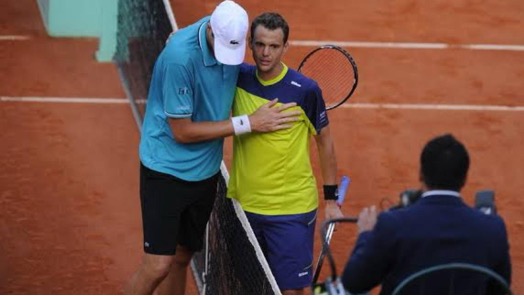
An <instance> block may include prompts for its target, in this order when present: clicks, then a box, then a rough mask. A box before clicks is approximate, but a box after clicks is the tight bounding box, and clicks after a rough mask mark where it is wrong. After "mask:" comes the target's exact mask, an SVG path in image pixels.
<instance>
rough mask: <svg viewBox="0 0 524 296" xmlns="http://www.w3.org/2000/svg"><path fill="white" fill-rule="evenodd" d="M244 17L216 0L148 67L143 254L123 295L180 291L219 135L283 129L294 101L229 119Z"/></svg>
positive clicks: (214, 170)
mask: <svg viewBox="0 0 524 296" xmlns="http://www.w3.org/2000/svg"><path fill="white" fill-rule="evenodd" d="M247 29H248V15H247V13H246V11H245V10H244V9H243V8H242V7H241V6H240V5H238V4H237V3H235V2H233V1H230V0H226V1H223V2H221V3H220V4H219V5H218V6H217V7H216V8H215V10H214V12H213V13H212V15H211V16H210V17H205V18H203V19H201V20H199V21H198V22H196V23H194V24H192V25H190V26H188V27H186V28H184V29H181V30H179V31H177V32H176V33H175V34H173V35H172V36H171V38H170V39H169V41H168V43H167V45H166V47H165V49H164V50H163V51H162V53H161V54H160V56H159V57H158V59H157V61H156V63H155V67H154V70H153V76H152V80H151V85H150V90H149V95H148V100H147V108H146V113H145V117H144V123H143V127H142V135H141V141H140V149H139V150H140V161H141V166H140V201H141V210H142V224H143V234H144V242H143V246H144V252H145V254H144V258H143V261H142V264H141V266H140V268H139V269H138V271H137V272H136V273H135V274H134V275H133V276H132V278H131V280H130V282H129V284H128V285H127V287H126V291H125V292H126V294H151V293H153V292H157V293H159V294H183V293H184V292H185V283H186V271H187V266H188V265H189V262H190V259H191V257H192V255H193V253H194V252H195V251H199V250H200V249H201V248H202V244H203V234H204V230H205V227H206V223H207V222H208V219H209V215H210V213H211V210H212V207H213V204H214V200H215V196H216V189H217V182H218V180H219V173H220V172H219V171H220V163H221V161H222V156H223V155H222V153H223V151H222V149H223V148H222V147H223V138H224V137H226V136H231V135H234V134H237V135H238V134H244V133H249V132H251V131H255V132H269V131H276V130H281V129H285V128H288V127H289V126H290V124H291V123H292V122H293V121H295V120H296V118H295V117H296V115H297V113H296V112H294V111H286V112H282V111H284V110H287V109H288V108H290V107H293V106H294V105H295V104H284V105H279V106H276V104H277V100H273V101H271V102H269V103H268V104H265V105H264V106H262V107H260V108H259V109H258V110H257V111H255V112H253V113H252V114H250V115H239V116H236V117H233V118H230V117H229V116H230V112H231V107H232V102H233V97H234V93H235V85H236V83H237V78H238V73H239V66H238V65H239V64H240V63H242V61H243V60H244V55H245V44H246V33H247Z"/></svg>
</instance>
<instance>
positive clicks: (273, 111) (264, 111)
mask: <svg viewBox="0 0 524 296" xmlns="http://www.w3.org/2000/svg"><path fill="white" fill-rule="evenodd" d="M277 102H278V100H277V99H275V100H272V101H270V102H269V103H267V104H265V105H262V106H261V107H260V108H258V109H257V110H256V111H255V112H253V113H252V114H250V115H241V116H236V117H232V118H230V119H228V120H223V121H193V120H192V119H191V118H190V117H184V118H169V125H170V127H171V131H172V132H173V136H174V138H175V140H176V141H177V142H179V143H186V144H188V143H196V142H202V141H207V140H213V139H217V138H224V137H228V136H232V135H241V134H244V133H250V132H272V131H278V130H282V129H287V128H290V127H291V126H292V123H293V122H295V121H297V120H299V119H300V117H299V115H300V114H301V113H300V111H297V110H291V111H290V110H289V109H290V108H293V107H295V106H296V104H295V103H288V104H280V105H277Z"/></svg>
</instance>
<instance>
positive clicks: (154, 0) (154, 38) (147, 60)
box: [114, 0, 173, 117]
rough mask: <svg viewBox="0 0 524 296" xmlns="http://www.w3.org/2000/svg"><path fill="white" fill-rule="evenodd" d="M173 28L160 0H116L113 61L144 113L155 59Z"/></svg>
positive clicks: (136, 106)
mask: <svg viewBox="0 0 524 296" xmlns="http://www.w3.org/2000/svg"><path fill="white" fill-rule="evenodd" d="M171 32H173V26H172V25H171V22H170V20H169V17H168V14H167V10H166V7H165V5H164V2H163V1H162V0H148V1H141V0H119V2H118V34H117V50H116V54H115V58H114V59H115V61H116V63H117V65H118V68H119V71H120V73H121V77H122V81H123V83H124V86H125V88H126V92H127V94H128V96H129V98H130V99H131V101H132V104H133V107H134V108H136V110H137V112H138V115H139V116H140V117H143V115H144V112H145V100H146V98H147V91H148V89H149V82H150V80H151V73H152V72H153V65H154V63H155V60H156V58H157V56H158V54H159V53H160V51H162V48H164V45H165V41H166V40H167V37H169V34H170V33H171Z"/></svg>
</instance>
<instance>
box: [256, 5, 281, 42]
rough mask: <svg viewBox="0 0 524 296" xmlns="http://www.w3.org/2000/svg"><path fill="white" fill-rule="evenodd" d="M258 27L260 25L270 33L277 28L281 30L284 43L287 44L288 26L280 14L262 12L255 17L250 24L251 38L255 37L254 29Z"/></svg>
mask: <svg viewBox="0 0 524 296" xmlns="http://www.w3.org/2000/svg"><path fill="white" fill-rule="evenodd" d="M258 25H262V26H264V27H265V28H267V29H269V30H271V31H273V30H276V29H279V28H280V29H282V32H284V43H286V42H287V39H288V37H289V25H288V24H287V22H286V20H285V19H284V18H283V17H282V16H281V15H280V14H278V13H276V12H264V13H262V14H261V15H259V16H257V17H256V18H255V19H254V20H253V21H252V22H251V38H253V36H255V29H256V28H257V27H258Z"/></svg>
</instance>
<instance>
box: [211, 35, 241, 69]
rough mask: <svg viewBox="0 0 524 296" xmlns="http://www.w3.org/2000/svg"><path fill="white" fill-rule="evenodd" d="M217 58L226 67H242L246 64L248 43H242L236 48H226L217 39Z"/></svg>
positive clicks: (215, 45) (215, 44)
mask: <svg viewBox="0 0 524 296" xmlns="http://www.w3.org/2000/svg"><path fill="white" fill-rule="evenodd" d="M214 47H215V58H216V59H217V60H218V61H219V62H221V63H222V64H225V65H240V64H242V62H244V56H245V54H246V42H245V41H242V42H240V44H239V46H237V47H236V48H230V47H227V46H224V45H223V44H222V43H221V42H220V41H219V40H218V39H215V42H214Z"/></svg>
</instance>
